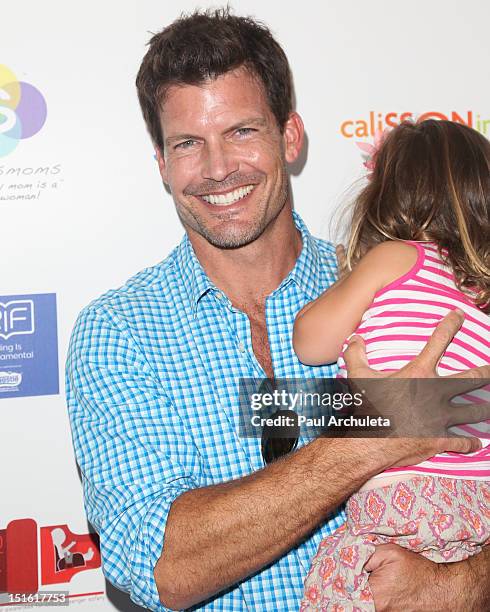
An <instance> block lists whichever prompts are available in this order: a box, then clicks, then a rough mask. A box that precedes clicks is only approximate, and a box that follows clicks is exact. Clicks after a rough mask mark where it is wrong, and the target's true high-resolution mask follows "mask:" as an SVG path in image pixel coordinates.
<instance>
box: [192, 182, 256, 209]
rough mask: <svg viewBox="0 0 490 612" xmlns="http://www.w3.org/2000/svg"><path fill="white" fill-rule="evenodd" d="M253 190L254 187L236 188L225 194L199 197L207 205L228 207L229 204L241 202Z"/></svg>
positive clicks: (216, 193)
mask: <svg viewBox="0 0 490 612" xmlns="http://www.w3.org/2000/svg"><path fill="white" fill-rule="evenodd" d="M254 188H255V185H244V186H243V187H237V188H235V189H232V190H229V191H226V192H213V193H209V194H201V195H200V196H199V197H200V198H202V199H203V200H204V201H205V202H207V203H208V204H214V205H215V206H229V205H230V204H235V203H236V202H238V201H239V200H242V199H243V198H245V197H246V196H248V195H249V194H250V193H251V192H252V191H253V190H254Z"/></svg>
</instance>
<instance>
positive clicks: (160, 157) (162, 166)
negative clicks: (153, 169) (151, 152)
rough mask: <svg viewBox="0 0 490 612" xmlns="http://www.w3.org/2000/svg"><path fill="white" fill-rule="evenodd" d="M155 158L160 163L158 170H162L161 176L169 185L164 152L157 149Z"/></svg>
mask: <svg viewBox="0 0 490 612" xmlns="http://www.w3.org/2000/svg"><path fill="white" fill-rule="evenodd" d="M155 156H156V158H157V162H158V169H159V170H160V176H161V177H162V180H163V182H164V183H165V184H166V185H168V179H167V164H166V162H165V157H164V156H163V152H162V151H161V150H160V148H159V147H155Z"/></svg>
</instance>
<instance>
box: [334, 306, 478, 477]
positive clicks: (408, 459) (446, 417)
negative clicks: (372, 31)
mask: <svg viewBox="0 0 490 612" xmlns="http://www.w3.org/2000/svg"><path fill="white" fill-rule="evenodd" d="M462 322H463V313H461V312H460V311H453V312H451V313H449V314H448V315H447V316H446V317H445V318H444V319H443V320H442V321H441V322H440V323H439V325H438V326H437V328H436V329H435V331H434V333H433V335H432V337H431V339H430V340H429V342H428V343H427V344H426V346H425V347H424V349H423V350H422V352H421V353H420V355H419V356H418V357H416V358H414V359H413V360H412V361H411V362H409V363H408V364H407V365H406V366H404V367H403V368H402V369H401V370H398V371H397V372H390V373H388V372H379V371H375V370H372V369H371V368H370V367H369V364H368V360H367V357H366V352H365V348H364V343H363V341H362V338H360V337H359V336H355V337H354V338H352V339H351V341H350V343H349V346H348V348H347V350H346V352H345V361H346V366H347V372H348V376H349V379H351V380H352V384H353V386H356V387H357V386H359V385H358V383H359V382H360V381H362V384H363V385H364V387H365V389H364V391H365V396H366V398H367V399H368V400H369V403H370V404H371V406H372V408H373V409H374V410H376V412H377V413H378V414H379V415H381V416H384V417H388V418H390V421H391V423H392V427H393V428H394V430H395V432H394V434H393V435H395V436H397V440H396V441H393V442H396V451H397V452H398V457H396V459H395V461H394V462H393V464H392V465H393V466H395V465H411V464H413V463H419V462H420V461H423V460H424V459H427V458H428V457H431V456H433V455H435V454H437V453H441V452H450V451H452V452H460V453H468V452H474V451H476V450H478V449H479V448H480V442H479V440H477V439H476V438H469V437H459V436H454V435H451V434H450V433H448V428H449V427H452V426H454V425H456V424H461V423H478V422H481V421H485V420H486V419H490V405H488V404H474V405H473V404H456V403H452V402H451V399H452V398H453V397H454V396H455V395H459V394H462V393H466V392H468V391H471V390H473V389H475V388H478V387H480V386H482V385H484V384H485V383H486V382H488V381H490V366H482V367H480V368H473V369H471V370H466V371H464V372H461V373H458V374H453V375H451V376H445V377H439V376H438V375H437V370H436V368H437V364H438V362H439V359H440V358H441V356H442V355H443V354H444V351H445V350H446V348H447V346H448V345H449V343H450V342H451V340H452V338H453V337H454V335H455V334H456V332H457V331H458V330H459V328H460V327H461V324H462ZM359 379H360V380H359ZM418 379H419V380H418ZM422 379H426V380H422ZM385 443H386V441H385ZM386 444H387V443H386ZM388 447H389V445H388V444H387V448H388Z"/></svg>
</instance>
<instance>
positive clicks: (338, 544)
mask: <svg viewBox="0 0 490 612" xmlns="http://www.w3.org/2000/svg"><path fill="white" fill-rule="evenodd" d="M346 510H347V521H346V523H345V524H344V525H342V527H340V528H339V529H337V530H336V531H335V532H334V533H333V534H332V535H330V536H328V537H327V538H325V539H324V540H322V542H321V543H320V546H319V548H318V552H317V553H316V555H315V557H314V559H313V562H312V565H311V568H310V571H309V573H308V576H307V577H306V581H305V590H304V596H303V600H302V602H301V608H300V610H301V612H306V611H310V610H324V611H328V612H373V611H374V609H375V608H374V602H373V596H372V593H371V590H370V588H369V584H368V577H369V574H368V573H367V572H366V571H364V569H363V568H364V565H365V563H366V562H367V561H368V559H369V558H370V557H371V555H372V554H373V552H374V550H375V547H376V545H378V544H389V543H393V544H398V545H399V546H403V547H404V548H407V549H408V550H411V551H413V552H417V553H420V554H421V555H423V556H424V557H426V558H427V559H430V560H431V561H435V562H436V563H445V562H452V561H461V560H463V559H466V558H468V557H469V556H471V555H474V554H476V553H478V552H480V551H481V548H482V546H483V545H485V544H490V482H489V481H485V480H458V479H454V478H443V477H433V476H415V477H413V478H410V479H409V480H404V481H401V482H396V483H392V484H390V485H388V486H386V487H380V488H376V489H372V490H367V491H362V492H359V493H356V494H355V495H353V496H352V497H351V498H350V499H349V501H348V502H347V509H346Z"/></svg>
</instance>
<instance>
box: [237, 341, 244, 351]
mask: <svg viewBox="0 0 490 612" xmlns="http://www.w3.org/2000/svg"><path fill="white" fill-rule="evenodd" d="M238 350H239V351H240V353H244V352H245V345H244V344H243V342H239V343H238Z"/></svg>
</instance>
